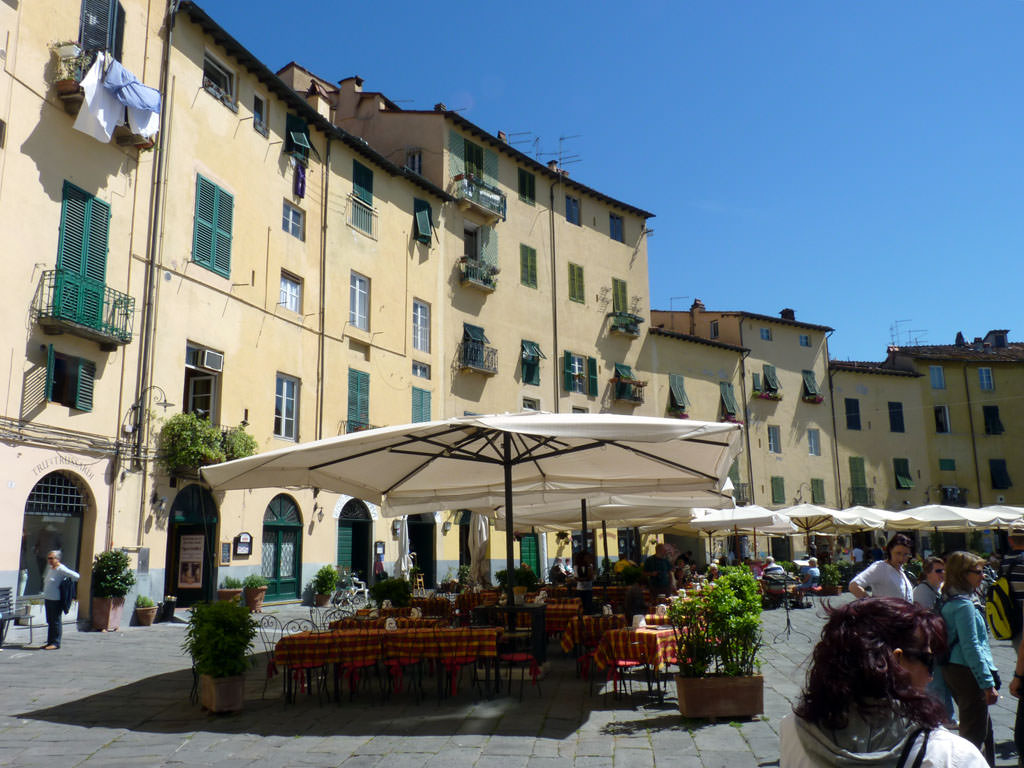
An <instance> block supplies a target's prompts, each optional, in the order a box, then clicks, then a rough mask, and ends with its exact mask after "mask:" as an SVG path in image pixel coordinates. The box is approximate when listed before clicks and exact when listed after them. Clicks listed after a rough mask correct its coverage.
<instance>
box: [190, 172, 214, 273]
mask: <svg viewBox="0 0 1024 768" xmlns="http://www.w3.org/2000/svg"><path fill="white" fill-rule="evenodd" d="M216 210H217V187H216V185H214V184H213V182H211V181H209V180H208V179H205V178H203V177H202V176H200V175H198V174H197V175H196V216H195V232H194V233H193V236H192V260H193V261H195V262H197V263H199V264H202V265H203V266H204V267H207V268H208V269H209V268H212V267H213V240H214V237H213V225H214V222H215V220H216V218H217V214H216Z"/></svg>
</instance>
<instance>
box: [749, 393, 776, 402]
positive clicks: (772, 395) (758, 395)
mask: <svg viewBox="0 0 1024 768" xmlns="http://www.w3.org/2000/svg"><path fill="white" fill-rule="evenodd" d="M754 397H756V398H757V399H759V400H773V401H775V402H778V401H779V400H781V399H782V393H781V392H755V393H754Z"/></svg>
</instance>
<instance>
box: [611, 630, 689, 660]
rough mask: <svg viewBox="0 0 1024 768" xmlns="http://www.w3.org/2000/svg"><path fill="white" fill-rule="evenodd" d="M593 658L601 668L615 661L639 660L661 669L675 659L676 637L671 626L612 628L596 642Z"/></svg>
mask: <svg viewBox="0 0 1024 768" xmlns="http://www.w3.org/2000/svg"><path fill="white" fill-rule="evenodd" d="M594 661H595V662H597V666H599V667H601V668H602V669H604V668H606V667H609V666H611V665H612V664H613V663H614V662H616V661H638V662H640V663H641V664H650V665H651V666H652V667H654V668H655V669H661V667H663V666H664V665H665V664H675V663H676V639H675V633H674V632H673V631H672V630H671V629H654V628H652V629H644V628H640V629H633V628H632V627H626V628H624V629H612V630H609V631H607V632H605V633H604V635H603V636H602V637H601V641H600V642H599V643H598V644H597V653H595V654H594Z"/></svg>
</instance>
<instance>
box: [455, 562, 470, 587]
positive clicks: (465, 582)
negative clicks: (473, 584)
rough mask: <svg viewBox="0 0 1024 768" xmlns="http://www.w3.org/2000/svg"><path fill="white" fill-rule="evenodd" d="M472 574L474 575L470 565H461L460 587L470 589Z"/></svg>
mask: <svg viewBox="0 0 1024 768" xmlns="http://www.w3.org/2000/svg"><path fill="white" fill-rule="evenodd" d="M471 573H472V569H471V568H470V567H469V566H468V565H460V566H459V575H458V579H459V586H460V587H468V586H469V581H470V579H471V578H472V576H471Z"/></svg>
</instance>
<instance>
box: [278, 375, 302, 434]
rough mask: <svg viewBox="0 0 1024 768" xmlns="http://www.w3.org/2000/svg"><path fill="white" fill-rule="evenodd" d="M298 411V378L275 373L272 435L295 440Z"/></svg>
mask: <svg viewBox="0 0 1024 768" xmlns="http://www.w3.org/2000/svg"><path fill="white" fill-rule="evenodd" d="M298 413H299V381H298V379H293V378H292V377H291V376H285V375H284V374H280V373H279V374H277V394H276V395H275V397H274V436H275V437H283V438H284V439H286V440H296V439H297V434H298V433H297V429H296V424H297V420H298V419H297V417H298Z"/></svg>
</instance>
